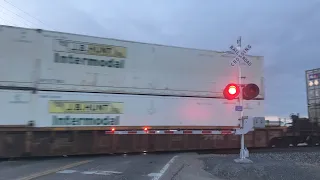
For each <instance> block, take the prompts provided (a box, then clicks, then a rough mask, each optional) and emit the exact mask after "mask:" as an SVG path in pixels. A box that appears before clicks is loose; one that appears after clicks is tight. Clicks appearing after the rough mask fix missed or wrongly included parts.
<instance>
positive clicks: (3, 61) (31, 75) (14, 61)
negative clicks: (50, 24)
mask: <svg viewBox="0 0 320 180" xmlns="http://www.w3.org/2000/svg"><path fill="white" fill-rule="evenodd" d="M38 35H39V33H38V32H37V31H35V30H29V29H25V28H16V27H8V26H0V39H1V41H0V86H13V87H33V84H34V81H35V79H36V71H35V70H36V68H37V63H39V59H40V58H41V56H40V55H41V53H40V51H41V49H40V48H39V36H38Z"/></svg>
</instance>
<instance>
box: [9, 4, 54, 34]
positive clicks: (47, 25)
mask: <svg viewBox="0 0 320 180" xmlns="http://www.w3.org/2000/svg"><path fill="white" fill-rule="evenodd" d="M3 1H4V2H6V3H7V4H9V5H11V6H13V7H15V8H16V9H18V10H19V11H21V12H23V13H25V14H26V15H28V16H29V17H31V18H33V19H34V20H37V21H38V22H40V23H42V24H43V25H45V26H48V27H50V28H51V29H53V30H54V28H52V27H51V26H49V25H48V24H46V23H44V22H43V21H41V20H40V19H38V18H36V17H34V16H32V15H31V14H30V13H28V12H26V11H24V10H22V9H20V8H19V7H17V6H16V5H14V4H12V3H11V2H8V1H7V0H3Z"/></svg>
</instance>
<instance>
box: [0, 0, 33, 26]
mask: <svg viewBox="0 0 320 180" xmlns="http://www.w3.org/2000/svg"><path fill="white" fill-rule="evenodd" d="M0 7H2V8H3V9H5V10H7V11H9V12H11V13H12V14H14V15H16V16H18V17H20V18H21V19H23V20H25V21H27V22H29V23H31V24H33V25H35V24H34V23H33V22H31V21H29V20H27V19H25V18H24V17H22V16H20V15H19V14H17V13H15V12H13V11H11V10H9V9H7V8H5V7H4V6H2V5H0ZM36 26H37V25H36Z"/></svg>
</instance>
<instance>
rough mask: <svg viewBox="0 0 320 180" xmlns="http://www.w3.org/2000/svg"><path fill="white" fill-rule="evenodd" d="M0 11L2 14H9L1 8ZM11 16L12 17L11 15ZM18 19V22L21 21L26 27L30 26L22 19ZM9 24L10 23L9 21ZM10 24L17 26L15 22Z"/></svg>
mask: <svg viewBox="0 0 320 180" xmlns="http://www.w3.org/2000/svg"><path fill="white" fill-rule="evenodd" d="M0 6H1V5H0ZM0 12H1V13H2V14H6V15H8V16H11V15H10V14H8V13H6V12H5V11H4V10H3V9H1V8H0ZM11 17H12V16H11ZM12 18H13V17H12ZM1 19H3V18H1ZM3 20H5V19H3ZM5 21H7V20H5ZM18 21H19V22H21V23H23V24H24V25H25V26H27V27H30V25H29V24H27V23H25V22H24V21H21V20H20V19H18ZM7 22H8V21H7ZM9 24H10V23H9ZM11 24H13V25H14V26H17V25H16V24H15V23H11Z"/></svg>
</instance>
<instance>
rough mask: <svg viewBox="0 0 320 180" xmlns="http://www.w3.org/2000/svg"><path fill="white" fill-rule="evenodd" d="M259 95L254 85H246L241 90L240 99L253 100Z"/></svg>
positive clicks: (257, 88) (258, 90)
mask: <svg viewBox="0 0 320 180" xmlns="http://www.w3.org/2000/svg"><path fill="white" fill-rule="evenodd" d="M259 93H260V89H259V87H258V86H257V85H256V84H247V85H246V86H245V87H244V88H243V89H242V97H243V99H245V100H250V99H254V98H255V97H257V96H258V95H259Z"/></svg>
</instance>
